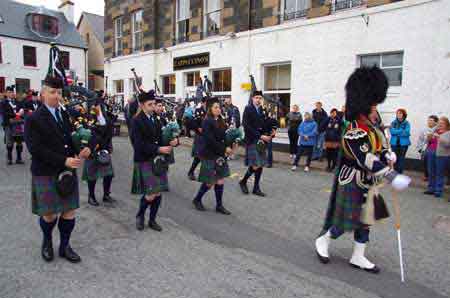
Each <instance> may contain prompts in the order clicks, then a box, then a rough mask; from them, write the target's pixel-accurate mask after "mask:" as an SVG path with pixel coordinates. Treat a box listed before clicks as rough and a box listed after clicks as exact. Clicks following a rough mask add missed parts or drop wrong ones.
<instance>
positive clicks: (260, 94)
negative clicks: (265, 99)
mask: <svg viewBox="0 0 450 298" xmlns="http://www.w3.org/2000/svg"><path fill="white" fill-rule="evenodd" d="M253 96H263V93H262V91H260V90H255V91H253Z"/></svg>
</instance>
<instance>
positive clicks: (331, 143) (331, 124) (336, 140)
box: [325, 109, 343, 172]
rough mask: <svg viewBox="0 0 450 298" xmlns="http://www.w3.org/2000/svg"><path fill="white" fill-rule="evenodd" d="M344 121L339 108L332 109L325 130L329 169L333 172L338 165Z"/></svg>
mask: <svg viewBox="0 0 450 298" xmlns="http://www.w3.org/2000/svg"><path fill="white" fill-rule="evenodd" d="M342 123H343V121H342V120H341V118H339V116H338V111H337V109H332V110H331V112H330V117H329V118H328V124H327V127H326V130H325V151H326V155H327V162H328V163H327V171H328V172H331V171H333V170H334V168H335V167H336V163H337V157H338V153H339V146H340V143H341V132H342Z"/></svg>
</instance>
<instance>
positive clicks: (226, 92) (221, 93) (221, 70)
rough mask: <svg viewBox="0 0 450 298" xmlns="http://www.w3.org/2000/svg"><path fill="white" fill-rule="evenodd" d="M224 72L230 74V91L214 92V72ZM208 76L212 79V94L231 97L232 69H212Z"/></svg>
mask: <svg viewBox="0 0 450 298" xmlns="http://www.w3.org/2000/svg"><path fill="white" fill-rule="evenodd" d="M224 71H229V72H230V90H219V91H216V80H215V79H214V73H215V72H224ZM210 76H211V78H212V93H213V94H214V95H231V93H232V91H233V68H232V67H223V68H217V69H212V70H211V71H210ZM222 80H223V79H222ZM222 89H223V86H222Z"/></svg>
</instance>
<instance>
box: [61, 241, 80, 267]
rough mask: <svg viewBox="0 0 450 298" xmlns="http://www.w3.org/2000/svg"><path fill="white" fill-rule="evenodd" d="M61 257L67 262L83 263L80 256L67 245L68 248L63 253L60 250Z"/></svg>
mask: <svg viewBox="0 0 450 298" xmlns="http://www.w3.org/2000/svg"><path fill="white" fill-rule="evenodd" d="M59 256H60V257H61V258H64V259H66V260H67V261H69V262H71V263H79V262H81V258H80V256H79V255H78V254H77V253H76V252H74V251H73V249H72V247H70V245H67V246H66V248H65V249H64V250H62V251H61V249H60V250H59Z"/></svg>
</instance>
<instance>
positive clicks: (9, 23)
mask: <svg viewBox="0 0 450 298" xmlns="http://www.w3.org/2000/svg"><path fill="white" fill-rule="evenodd" d="M37 11H40V13H44V14H47V15H51V16H54V17H56V18H58V20H59V28H60V30H61V32H60V35H59V36H58V37H57V38H46V37H43V36H40V35H37V34H35V33H34V32H32V31H31V30H30V28H29V27H28V25H27V15H28V14H30V13H34V12H37ZM0 15H1V16H2V18H3V21H4V22H3V23H0V36H8V37H12V38H18V39H25V40H32V41H37V42H44V43H50V42H54V43H56V44H58V45H63V46H68V47H76V48H84V49H85V48H87V47H86V45H85V43H84V41H83V39H82V38H81V36H80V34H79V33H78V31H77V29H76V28H75V25H74V24H72V23H70V22H69V21H68V20H67V19H66V17H65V16H64V14H63V13H62V12H59V11H56V10H50V9H46V8H44V7H37V6H32V5H27V4H23V3H18V2H15V1H11V0H1V1H0Z"/></svg>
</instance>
